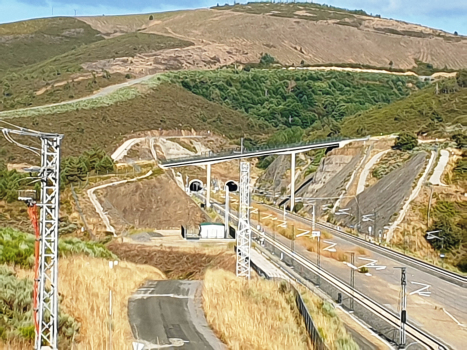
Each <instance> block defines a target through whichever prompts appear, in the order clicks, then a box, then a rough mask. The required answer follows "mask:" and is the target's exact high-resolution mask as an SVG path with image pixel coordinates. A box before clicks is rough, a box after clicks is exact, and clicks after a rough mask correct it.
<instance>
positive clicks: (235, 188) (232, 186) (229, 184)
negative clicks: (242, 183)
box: [225, 180, 238, 192]
mask: <svg viewBox="0 0 467 350" xmlns="http://www.w3.org/2000/svg"><path fill="white" fill-rule="evenodd" d="M225 185H226V186H227V187H228V188H229V192H237V191H238V183H237V182H235V181H234V180H229V181H227V182H226V183H225Z"/></svg>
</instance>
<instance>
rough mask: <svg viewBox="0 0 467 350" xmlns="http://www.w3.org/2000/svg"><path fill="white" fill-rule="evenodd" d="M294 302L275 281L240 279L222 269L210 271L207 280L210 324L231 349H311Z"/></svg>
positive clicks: (206, 308) (205, 295) (205, 291)
mask: <svg viewBox="0 0 467 350" xmlns="http://www.w3.org/2000/svg"><path fill="white" fill-rule="evenodd" d="M226 291H228V294H226ZM287 299H288V300H287ZM293 300H294V299H293V297H291V296H290V295H286V294H283V293H281V292H280V289H279V284H278V283H276V282H270V281H266V280H261V279H254V280H251V281H246V280H240V279H238V278H236V277H235V275H234V274H233V273H229V272H226V271H223V270H209V271H207V273H206V276H205V280H204V288H203V307H204V311H205V314H206V318H207V321H208V323H209V325H210V326H211V328H212V329H213V330H214V332H215V333H216V335H217V336H218V337H219V339H220V340H222V341H223V342H224V343H225V344H227V346H228V347H229V349H251V350H260V349H261V350H262V349H297V350H299V349H308V348H310V347H308V345H307V343H308V341H307V333H306V329H305V327H304V324H303V321H302V320H301V318H300V316H299V313H298V310H297V309H296V308H295V307H294V305H293V303H294V301H293Z"/></svg>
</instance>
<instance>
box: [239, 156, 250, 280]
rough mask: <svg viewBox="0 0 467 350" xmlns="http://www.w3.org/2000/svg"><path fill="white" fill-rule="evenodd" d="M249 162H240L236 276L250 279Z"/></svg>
mask: <svg viewBox="0 0 467 350" xmlns="http://www.w3.org/2000/svg"><path fill="white" fill-rule="evenodd" d="M250 248H251V228H250V163H248V162H241V163H240V207H239V211H238V230H237V277H246V278H248V279H250Z"/></svg>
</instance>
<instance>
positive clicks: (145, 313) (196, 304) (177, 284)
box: [128, 280, 227, 350]
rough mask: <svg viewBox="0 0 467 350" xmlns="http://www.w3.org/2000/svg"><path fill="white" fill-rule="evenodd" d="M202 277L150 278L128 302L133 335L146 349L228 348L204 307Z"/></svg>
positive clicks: (198, 349) (222, 349)
mask: <svg viewBox="0 0 467 350" xmlns="http://www.w3.org/2000/svg"><path fill="white" fill-rule="evenodd" d="M201 286H202V285H201V282H200V281H176V280H169V281H148V282H146V283H145V284H144V286H142V287H141V288H139V289H138V290H137V291H136V292H135V293H134V294H133V295H132V296H131V298H130V300H129V303H128V316H129V319H130V324H131V328H132V330H133V335H134V337H135V339H137V341H138V342H140V343H142V344H144V349H145V350H149V349H170V350H172V349H173V350H177V349H187V350H188V349H190V350H204V349H206V350H225V349H227V348H226V347H225V345H224V344H223V343H222V342H221V341H220V340H219V339H217V338H216V336H215V335H214V333H213V332H212V330H211V329H210V328H209V326H208V325H207V322H206V318H205V317H204V312H203V310H202V308H201Z"/></svg>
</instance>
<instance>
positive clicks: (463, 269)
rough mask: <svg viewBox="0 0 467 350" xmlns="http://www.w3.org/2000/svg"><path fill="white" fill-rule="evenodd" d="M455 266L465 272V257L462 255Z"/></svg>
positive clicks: (466, 267)
mask: <svg viewBox="0 0 467 350" xmlns="http://www.w3.org/2000/svg"><path fill="white" fill-rule="evenodd" d="M457 268H458V269H459V270H461V271H462V272H467V257H464V258H463V259H461V261H459V262H458V263H457Z"/></svg>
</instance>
